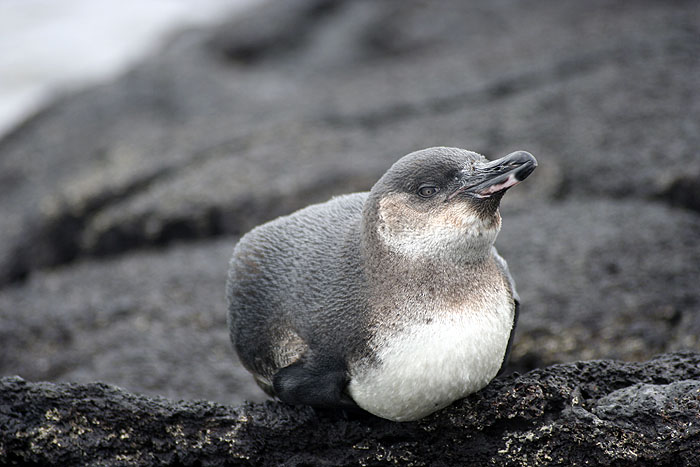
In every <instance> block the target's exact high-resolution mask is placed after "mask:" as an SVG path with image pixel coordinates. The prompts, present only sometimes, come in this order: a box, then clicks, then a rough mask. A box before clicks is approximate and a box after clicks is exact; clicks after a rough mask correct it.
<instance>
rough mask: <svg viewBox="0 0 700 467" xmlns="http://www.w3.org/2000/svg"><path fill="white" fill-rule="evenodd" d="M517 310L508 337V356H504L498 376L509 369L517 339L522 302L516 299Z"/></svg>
mask: <svg viewBox="0 0 700 467" xmlns="http://www.w3.org/2000/svg"><path fill="white" fill-rule="evenodd" d="M514 302H515V309H514V310H513V328H512V329H511V330H510V336H509V337H508V346H507V347H506V354H505V355H504V356H503V363H501V368H500V369H499V370H498V373H496V376H498V375H501V374H503V372H504V371H506V368H508V359H509V358H510V350H511V348H512V347H513V338H514V337H515V326H516V325H517V324H518V315H520V300H518V299H517V298H515V299H514Z"/></svg>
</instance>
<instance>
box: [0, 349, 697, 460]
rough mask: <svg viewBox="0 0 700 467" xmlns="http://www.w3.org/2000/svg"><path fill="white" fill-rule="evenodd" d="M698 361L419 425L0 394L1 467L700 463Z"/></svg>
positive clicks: (553, 375)
mask: <svg viewBox="0 0 700 467" xmlns="http://www.w3.org/2000/svg"><path fill="white" fill-rule="evenodd" d="M699 409H700V354H697V353H695V354H692V353H686V354H666V355H664V356H661V357H659V358H656V359H654V360H651V361H648V362H644V363H622V362H616V361H604V360H602V361H591V362H586V363H582V362H580V363H573V364H567V365H557V366H552V367H549V368H546V369H542V370H535V371H532V372H530V373H528V374H526V375H524V376H515V375H511V376H510V377H507V378H504V379H500V380H497V381H495V382H493V383H492V384H491V385H489V386H488V387H487V388H486V389H484V390H483V391H481V392H479V393H478V394H474V395H472V396H470V397H468V398H466V399H464V400H462V401H459V402H457V403H455V404H454V405H453V406H451V407H450V408H448V409H446V410H443V411H441V412H438V413H436V414H433V415H431V416H429V417H427V418H425V419H422V420H420V421H418V422H410V423H393V422H389V421H386V420H382V419H378V418H376V417H372V416H369V415H367V416H355V417H351V418H349V419H348V418H343V417H338V416H335V415H333V414H316V413H314V411H313V410H312V409H309V408H295V407H291V406H287V405H284V404H281V403H272V402H269V403H265V404H258V405H255V404H246V405H243V406H241V407H237V408H231V407H227V406H222V405H217V404H214V403H211V402H197V401H192V402H185V401H180V402H174V401H169V400H166V399H161V398H146V397H143V396H137V395H134V394H130V393H128V392H125V391H123V390H121V389H118V388H116V387H114V386H108V385H105V384H102V383H96V384H85V385H79V384H71V383H63V384H52V383H28V382H26V381H24V380H22V379H19V378H4V379H2V380H0V428H1V429H2V433H3V435H2V437H0V463H3V464H4V465H5V464H8V463H17V464H22V465H79V464H84V463H87V462H90V463H93V464H99V465H147V464H148V465H162V464H169V465H172V464H178V465H230V464H250V465H265V466H266V465H271V466H272V465H274V466H277V465H289V466H292V465H337V466H343V465H416V466H418V465H446V466H447V465H486V464H488V465H523V466H526V465H527V466H530V465H541V464H558V465H616V466H625V465H630V466H631V465H656V466H664V465H667V466H692V465H698V463H699V462H700V410H699Z"/></svg>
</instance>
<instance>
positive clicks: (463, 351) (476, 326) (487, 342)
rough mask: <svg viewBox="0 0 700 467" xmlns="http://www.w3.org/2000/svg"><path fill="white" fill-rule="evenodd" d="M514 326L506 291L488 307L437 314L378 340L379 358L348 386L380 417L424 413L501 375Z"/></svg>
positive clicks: (406, 417) (403, 417)
mask: <svg viewBox="0 0 700 467" xmlns="http://www.w3.org/2000/svg"><path fill="white" fill-rule="evenodd" d="M512 325H513V304H512V302H511V301H510V300H509V299H508V298H507V297H506V296H505V294H504V295H503V296H502V300H501V302H499V303H492V304H491V306H488V307H487V309H486V310H483V309H482V310H478V311H477V310H471V309H466V310H455V311H454V312H450V313H445V312H444V311H443V312H440V313H436V314H435V315H434V317H433V320H432V321H431V322H430V323H422V324H418V323H415V324H412V325H410V326H409V327H407V328H406V329H404V330H403V331H402V332H401V333H400V334H396V335H392V336H379V337H378V338H377V339H375V342H373V346H374V348H376V349H377V357H378V361H379V363H378V364H375V365H371V366H365V367H360V368H358V370H357V371H356V374H353V375H352V376H351V380H350V384H349V385H348V391H349V393H350V395H351V396H352V398H353V399H354V400H355V402H356V403H357V404H358V405H359V406H360V407H362V408H363V409H365V410H367V411H368V412H371V413H373V414H375V415H378V416H380V417H383V418H387V419H390V420H395V421H408V420H416V419H419V418H421V417H424V416H426V415H428V414H430V413H432V412H434V411H436V410H439V409H441V408H443V407H446V406H447V405H449V404H450V403H452V402H453V401H455V400H457V399H461V398H463V397H465V396H467V395H468V394H471V393H473V392H476V391H478V390H479V389H481V388H483V387H484V386H486V385H487V384H488V383H489V381H491V380H492V379H493V378H494V377H495V376H496V374H497V373H498V370H499V369H500V367H501V364H502V363H503V358H504V356H505V352H506V347H507V345H508V338H509V336H510V331H511V328H512Z"/></svg>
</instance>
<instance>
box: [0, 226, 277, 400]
mask: <svg viewBox="0 0 700 467" xmlns="http://www.w3.org/2000/svg"><path fill="white" fill-rule="evenodd" d="M235 240H236V239H223V240H220V241H217V242H210V243H207V244H200V245H190V246H179V247H178V248H169V249H167V250H166V251H163V252H160V253H154V252H150V253H144V252H141V253H139V254H135V255H126V256H124V257H122V258H119V259H115V260H111V261H91V262H84V263H81V264H76V265H74V266H73V267H71V268H67V269H66V268H64V269H58V270H56V271H52V272H48V273H41V274H36V275H34V276H33V277H32V278H31V279H30V280H29V281H28V282H27V283H26V284H25V285H22V286H19V287H13V288H7V289H5V290H4V291H3V293H2V294H0V310H2V313H0V369H1V371H2V374H5V375H8V374H9V375H12V374H19V375H21V376H22V377H24V378H27V379H30V380H58V381H76V382H86V383H87V382H91V381H95V380H100V381H110V382H112V383H114V384H117V385H119V386H121V387H124V388H125V389H127V390H130V391H135V392H139V393H143V394H148V395H162V396H166V397H170V398H173V399H179V398H183V399H209V400H214V401H218V402H221V403H242V402H243V401H244V400H253V401H256V400H257V401H260V400H263V399H264V395H263V393H262V391H261V390H260V389H259V388H258V387H257V385H255V384H254V383H253V380H252V378H251V377H250V376H249V375H248V373H247V372H246V371H245V370H243V368H242V367H240V366H239V365H238V364H237V362H236V359H235V356H234V352H233V350H232V348H231V343H230V341H229V338H228V328H227V327H226V313H225V310H226V304H225V301H224V293H223V287H224V281H225V271H226V265H227V264H228V259H229V256H230V255H231V251H232V250H233V245H234V243H235Z"/></svg>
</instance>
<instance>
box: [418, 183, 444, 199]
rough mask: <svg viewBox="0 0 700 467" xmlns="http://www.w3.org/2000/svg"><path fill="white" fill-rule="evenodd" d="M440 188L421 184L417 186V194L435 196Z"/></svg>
mask: <svg viewBox="0 0 700 467" xmlns="http://www.w3.org/2000/svg"><path fill="white" fill-rule="evenodd" d="M438 191H440V189H439V188H438V187H436V186H433V185H422V186H421V187H420V188H418V196H420V197H422V198H432V197H433V196H435V195H436V194H437V193H438Z"/></svg>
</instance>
